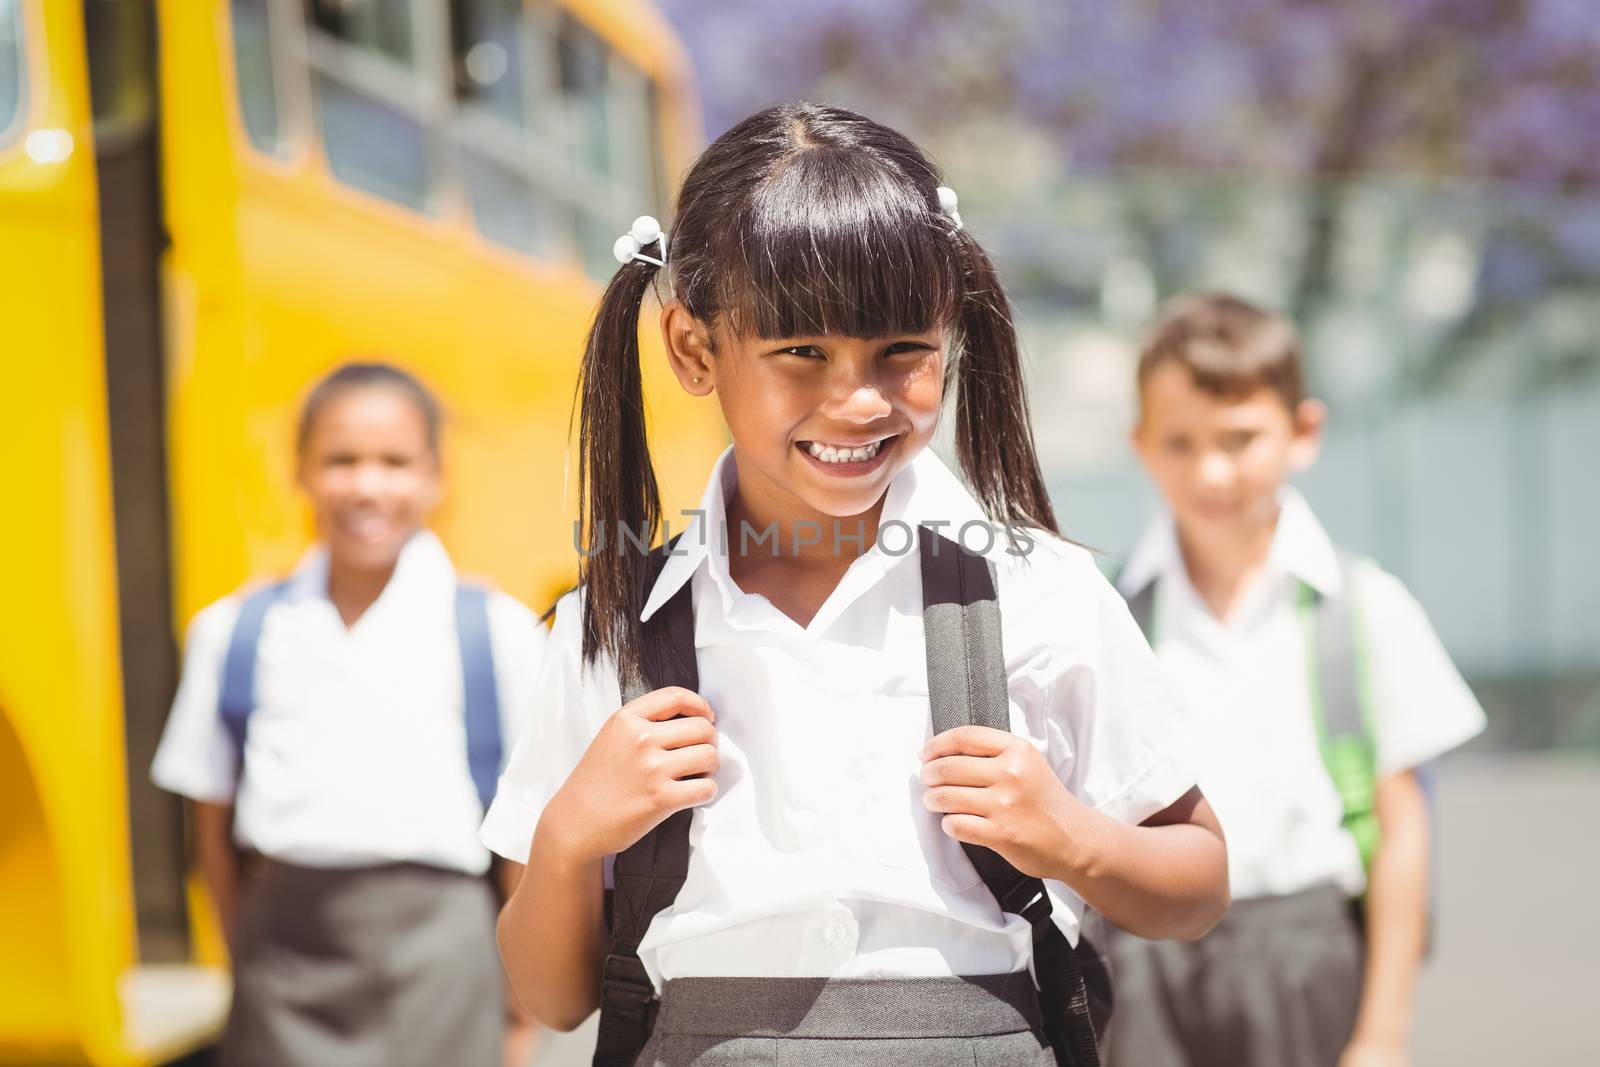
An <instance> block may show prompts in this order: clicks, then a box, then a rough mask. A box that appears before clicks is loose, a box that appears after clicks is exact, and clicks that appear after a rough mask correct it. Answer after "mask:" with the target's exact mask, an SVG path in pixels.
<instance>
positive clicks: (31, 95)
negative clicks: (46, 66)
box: [0, 0, 40, 159]
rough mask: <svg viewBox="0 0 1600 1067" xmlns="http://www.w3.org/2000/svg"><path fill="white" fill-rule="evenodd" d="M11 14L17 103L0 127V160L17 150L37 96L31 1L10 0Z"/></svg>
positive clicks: (36, 62) (35, 45) (30, 121)
mask: <svg viewBox="0 0 1600 1067" xmlns="http://www.w3.org/2000/svg"><path fill="white" fill-rule="evenodd" d="M12 3H13V4H14V5H15V6H14V7H13V8H12V11H13V13H14V14H13V17H14V18H15V19H16V27H17V34H16V43H15V45H14V50H15V53H16V61H17V106H16V110H15V111H13V112H12V113H11V117H10V118H9V119H7V120H6V124H5V125H4V126H0V159H4V158H6V157H7V156H9V155H11V154H12V153H13V152H15V151H18V150H20V148H21V146H22V143H23V141H25V140H26V138H25V137H24V136H23V133H24V132H25V131H27V130H29V129H31V128H32V124H33V123H32V119H33V106H34V101H35V100H37V99H38V97H39V93H38V87H37V86H35V85H34V84H33V82H34V71H36V70H37V69H38V68H39V65H40V64H39V62H38V57H37V56H35V55H34V54H33V53H34V50H35V48H36V47H37V44H36V41H35V38H36V35H35V34H34V33H33V25H34V23H35V22H36V21H37V20H36V18H35V16H34V13H32V12H30V11H29V8H30V7H31V6H32V3H31V0H12Z"/></svg>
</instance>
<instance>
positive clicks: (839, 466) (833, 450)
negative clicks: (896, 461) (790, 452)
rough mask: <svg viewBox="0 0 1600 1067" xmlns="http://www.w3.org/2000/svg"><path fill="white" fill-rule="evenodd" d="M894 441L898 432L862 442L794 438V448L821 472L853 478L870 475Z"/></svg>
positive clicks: (898, 438) (898, 436) (896, 439)
mask: <svg viewBox="0 0 1600 1067" xmlns="http://www.w3.org/2000/svg"><path fill="white" fill-rule="evenodd" d="M898 440H900V435H899V434H890V435H889V436H887V437H880V438H878V439H877V440H875V441H868V442H865V443H862V444H851V443H846V442H830V441H796V442H795V448H797V449H799V450H800V454H801V455H803V456H805V457H806V459H807V460H809V461H810V463H811V465H812V466H814V467H816V468H817V469H818V470H820V471H822V472H823V473H824V474H828V475H832V476H833V477H835V478H855V477H859V476H861V475H863V474H870V473H871V472H872V471H875V470H877V469H878V468H879V467H880V466H882V464H883V460H884V457H885V456H887V455H888V454H889V450H890V449H891V448H893V447H894V444H895V442H896V441H898Z"/></svg>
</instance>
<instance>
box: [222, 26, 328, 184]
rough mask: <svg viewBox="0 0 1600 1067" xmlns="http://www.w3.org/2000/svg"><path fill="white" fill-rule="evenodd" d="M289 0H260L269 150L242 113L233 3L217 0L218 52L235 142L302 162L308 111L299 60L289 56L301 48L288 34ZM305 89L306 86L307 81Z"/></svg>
mask: <svg viewBox="0 0 1600 1067" xmlns="http://www.w3.org/2000/svg"><path fill="white" fill-rule="evenodd" d="M292 2H293V0H262V3H263V4H264V6H265V7H266V13H267V49H268V52H269V53H270V54H269V55H268V57H267V60H268V66H269V67H270V68H271V70H272V96H273V107H274V108H275V110H276V113H277V116H278V131H277V132H278V137H277V142H276V143H275V144H274V145H273V147H272V148H271V149H270V150H269V149H266V148H263V147H262V146H261V145H259V144H257V143H256V139H255V138H254V137H252V136H251V135H250V126H249V123H247V122H246V121H245V116H244V93H243V92H242V91H241V85H240V82H239V46H238V42H237V37H236V35H235V33H234V24H233V3H232V2H231V0H230V2H229V3H225V4H219V5H217V34H218V39H219V41H220V42H221V43H220V45H219V47H218V50H217V51H218V54H219V55H220V56H221V57H222V66H223V71H222V74H223V78H224V80H225V82H226V86H227V91H226V92H225V94H224V95H226V96H227V98H228V105H227V115H228V120H227V121H228V125H229V127H230V130H229V132H230V133H231V135H232V136H233V138H234V142H235V144H237V145H239V146H240V147H241V148H242V149H243V150H244V151H247V152H249V153H250V154H251V155H252V156H253V157H255V158H256V159H258V160H262V161H266V162H270V163H274V164H278V165H298V164H301V163H304V162H305V153H306V139H305V130H306V116H307V113H308V112H307V107H308V104H309V100H308V99H307V95H308V93H302V92H300V87H301V84H302V82H303V81H304V80H305V79H303V78H302V77H300V76H299V75H300V74H301V71H300V69H299V65H298V64H297V63H291V62H290V59H291V57H293V56H297V55H298V54H299V51H298V50H297V49H296V48H295V47H294V42H293V40H292V39H291V37H290V26H291V25H292V24H293V21H294V20H293V19H292V18H291V17H288V16H286V15H285V13H284V10H283V8H284V5H285V3H292ZM308 89H309V86H308Z"/></svg>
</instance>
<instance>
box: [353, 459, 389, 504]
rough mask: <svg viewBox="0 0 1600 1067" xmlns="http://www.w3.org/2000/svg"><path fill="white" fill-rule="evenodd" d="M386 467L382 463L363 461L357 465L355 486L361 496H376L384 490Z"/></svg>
mask: <svg viewBox="0 0 1600 1067" xmlns="http://www.w3.org/2000/svg"><path fill="white" fill-rule="evenodd" d="M383 479H384V469H383V464H381V463H361V464H358V465H357V466H356V476H355V481H354V487H355V491H356V494H357V495H358V496H361V497H375V496H377V495H378V494H379V493H380V492H382V490H383Z"/></svg>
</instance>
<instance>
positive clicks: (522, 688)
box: [489, 591, 550, 771]
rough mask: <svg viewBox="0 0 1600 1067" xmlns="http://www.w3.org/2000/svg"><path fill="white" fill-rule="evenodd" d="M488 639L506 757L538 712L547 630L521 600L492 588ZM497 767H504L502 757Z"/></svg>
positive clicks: (547, 641)
mask: <svg viewBox="0 0 1600 1067" xmlns="http://www.w3.org/2000/svg"><path fill="white" fill-rule="evenodd" d="M489 640H490V642H491V643H492V645H493V648H494V667H495V671H494V673H495V683H496V685H497V686H498V688H499V695H500V736H501V738H502V739H503V741H504V748H505V751H506V753H507V758H509V754H510V752H511V750H512V747H513V746H514V745H515V744H516V740H517V734H518V733H519V732H520V731H521V730H522V728H523V727H524V726H525V725H526V724H527V723H529V722H531V721H532V720H533V718H534V717H535V716H536V715H537V714H538V705H539V702H538V700H537V697H536V694H537V693H538V692H539V689H538V676H539V668H540V666H541V664H542V663H543V661H544V653H545V648H546V646H547V645H548V644H549V641H550V634H549V631H548V630H546V629H545V627H544V624H543V623H541V622H540V621H539V617H538V616H537V615H535V614H534V613H533V612H532V611H530V610H528V608H527V606H526V605H525V604H523V603H522V601H520V600H518V599H517V598H516V597H514V596H511V595H510V594H508V593H502V592H498V591H496V592H494V593H492V594H490V597H489ZM500 769H501V770H502V771H504V770H505V762H504V761H502V763H501V767H500Z"/></svg>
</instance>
